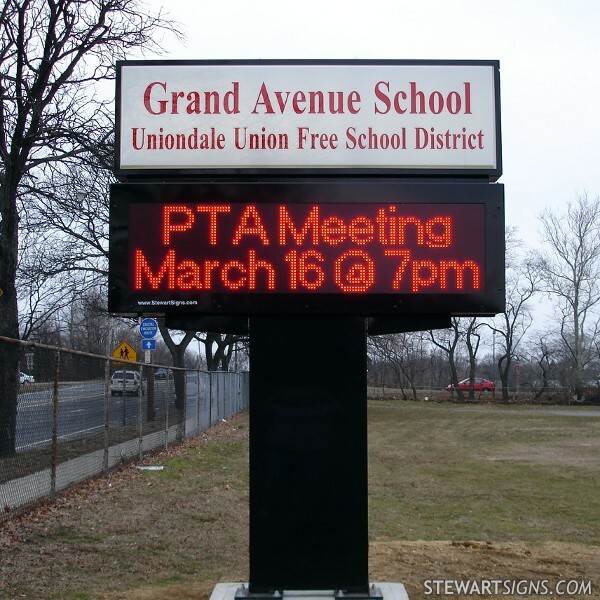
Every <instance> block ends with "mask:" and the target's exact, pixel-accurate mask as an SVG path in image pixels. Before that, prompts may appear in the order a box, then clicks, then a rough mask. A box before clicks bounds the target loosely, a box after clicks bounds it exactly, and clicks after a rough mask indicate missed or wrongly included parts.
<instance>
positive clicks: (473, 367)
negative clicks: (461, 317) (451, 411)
mask: <svg viewBox="0 0 600 600" xmlns="http://www.w3.org/2000/svg"><path fill="white" fill-rule="evenodd" d="M482 325H483V324H482V323H481V322H479V321H478V320H477V318H476V317H471V318H470V319H468V320H467V321H466V327H465V330H464V337H465V344H466V346H467V352H468V355H469V400H475V376H476V375H477V353H478V352H479V344H480V343H481V334H480V333H479V330H480V329H481V327H482Z"/></svg>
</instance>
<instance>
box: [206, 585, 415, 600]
mask: <svg viewBox="0 0 600 600" xmlns="http://www.w3.org/2000/svg"><path fill="white" fill-rule="evenodd" d="M373 585H374V586H375V587H376V588H379V590H378V591H381V594H382V595H383V600H408V594H407V593H406V589H405V588H404V586H403V585H402V584H401V583H373ZM242 586H245V587H246V588H247V587H248V584H247V583H242V582H239V583H218V584H217V585H216V586H215V589H214V590H213V593H212V594H211V596H210V600H235V595H236V593H237V592H238V590H239V589H240V588H241V587H242ZM278 597H279V598H282V599H285V600H335V598H336V592H335V591H334V590H284V592H283V595H282V596H281V595H280V596H278Z"/></svg>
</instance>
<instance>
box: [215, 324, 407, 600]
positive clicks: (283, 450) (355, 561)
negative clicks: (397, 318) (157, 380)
mask: <svg viewBox="0 0 600 600" xmlns="http://www.w3.org/2000/svg"><path fill="white" fill-rule="evenodd" d="M250 360H251V371H250V580H249V583H248V585H241V584H240V585H235V584H222V585H221V586H217V588H215V592H213V600H233V598H236V599H239V600H242V599H243V600H246V599H248V598H250V599H272V598H280V597H281V596H284V595H285V596H286V598H287V597H291V598H293V597H295V596H296V595H300V596H302V597H303V598H306V597H309V598H312V597H313V596H315V597H318V598H323V597H325V598H331V599H332V600H333V599H335V598H338V599H341V598H345V599H346V598H353V599H377V598H379V599H382V598H383V593H382V591H381V589H382V588H381V586H380V585H369V579H368V551H369V547H368V507H367V418H366V417H367V415H366V411H367V407H366V384H367V380H366V323H365V319H364V318H362V317H347V316H314V315H313V316H290V315H287V316H274V317H254V318H251V320H250ZM385 585H387V586H388V588H389V585H391V584H385ZM393 585H396V586H399V584H393ZM223 586H225V587H223ZM227 586H230V587H227ZM399 587H400V588H401V590H400V593H399V592H398V588H394V592H393V593H392V594H391V597H393V598H394V599H395V600H398V599H399V598H405V597H406V594H405V592H404V588H403V586H399ZM386 589H387V588H386ZM389 589H391V588H389ZM323 590H328V591H327V592H323ZM228 594H229V597H227V595H228ZM403 594H404V595H403ZM387 596H388V597H390V592H388V594H387Z"/></svg>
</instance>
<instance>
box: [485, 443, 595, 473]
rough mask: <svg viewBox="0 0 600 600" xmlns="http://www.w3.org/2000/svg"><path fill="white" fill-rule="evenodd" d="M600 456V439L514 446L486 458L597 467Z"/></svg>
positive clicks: (563, 465)
mask: <svg viewBox="0 0 600 600" xmlns="http://www.w3.org/2000/svg"><path fill="white" fill-rule="evenodd" d="M599 455H600V439H595V440H590V439H587V440H585V441H581V442H572V441H568V442H562V443H552V444H521V445H517V444H513V445H512V446H511V447H510V449H508V450H505V451H503V452H500V453H498V454H494V455H492V456H487V457H485V458H486V460H492V461H494V460H503V461H510V462H528V463H536V464H539V465H559V466H562V467H597V466H598V456H599Z"/></svg>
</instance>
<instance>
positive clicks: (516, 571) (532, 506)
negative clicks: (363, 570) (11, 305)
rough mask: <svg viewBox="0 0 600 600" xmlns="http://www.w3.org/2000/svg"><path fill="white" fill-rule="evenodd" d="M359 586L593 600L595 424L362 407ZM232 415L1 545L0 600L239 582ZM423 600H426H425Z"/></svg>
mask: <svg viewBox="0 0 600 600" xmlns="http://www.w3.org/2000/svg"><path fill="white" fill-rule="evenodd" d="M369 427H370V462H371V464H370V469H371V472H370V481H371V491H370V529H371V532H370V535H371V539H372V543H371V557H370V572H371V579H372V580H374V581H378V580H379V581H401V582H403V583H404V584H405V585H406V586H407V589H408V590H409V595H410V597H411V600H413V599H414V598H422V597H426V596H425V595H424V588H423V582H424V581H425V580H426V579H433V578H443V577H447V578H451V579H461V578H472V579H482V578H494V577H496V578H498V577H500V578H513V579H523V578H530V579H539V578H545V579H549V580H550V581H557V580H558V579H562V578H566V579H570V578H577V579H584V580H585V579H591V580H592V581H593V590H594V593H593V595H592V596H588V597H587V598H590V597H594V598H600V580H599V579H598V574H599V573H600V548H599V544H600V493H599V492H600V486H599V483H598V482H600V458H599V457H600V441H599V440H600V418H589V419H585V418H580V417H561V416H556V415H547V414H543V413H541V412H539V411H537V410H536V409H527V410H525V409H524V410H512V409H511V410H505V409H496V408H490V407H485V406H483V407H482V406H477V407H473V406H469V407H462V406H456V405H439V404H434V405H432V404H424V403H406V402H380V401H371V402H370V403H369ZM247 441H248V421H247V416H246V415H241V416H239V417H236V418H235V419H232V420H230V421H229V422H228V423H223V424H221V425H219V426H218V427H216V428H215V429H213V430H212V431H210V432H208V433H206V434H204V435H203V436H201V437H199V438H197V439H195V440H191V441H188V442H187V443H185V444H183V445H181V446H178V447H176V448H173V449H172V450H170V451H169V452H168V453H163V454H157V455H155V456H153V457H152V458H150V459H147V460H146V461H145V463H146V464H152V465H161V466H164V470H163V471H139V470H137V469H135V468H134V467H132V466H129V467H126V468H123V469H121V470H119V471H116V472H114V473H113V474H111V476H110V477H108V478H98V479H96V480H94V481H92V482H89V483H87V484H85V485H84V486H81V487H79V488H77V489H76V490H72V491H70V492H68V493H67V494H65V495H63V496H61V497H60V499H59V502H58V503H56V504H55V505H47V506H43V507H40V508H38V509H37V510H36V511H33V512H31V513H29V514H27V515H24V516H22V517H21V518H18V519H15V520H13V521H12V522H10V523H8V524H6V525H5V526H4V527H3V528H2V529H0V556H1V559H0V598H1V599H2V600H11V599H13V598H15V599H16V598H32V599H35V600H53V599H60V600H76V599H79V600H85V599H106V598H110V599H119V598H123V599H129V600H131V599H137V600H150V599H152V600H167V599H168V600H174V599H182V600H184V599H188V598H190V599H191V598H195V599H205V598H208V596H209V595H210V592H211V590H212V588H213V586H214V585H215V583H217V582H219V581H238V580H247V568H248V567H247V562H248V560H247V536H248V530H247V526H248V525H247V520H248V490H247V469H248V464H247V461H248V445H247ZM429 597H431V596H429Z"/></svg>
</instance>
